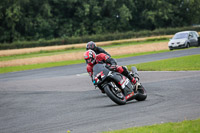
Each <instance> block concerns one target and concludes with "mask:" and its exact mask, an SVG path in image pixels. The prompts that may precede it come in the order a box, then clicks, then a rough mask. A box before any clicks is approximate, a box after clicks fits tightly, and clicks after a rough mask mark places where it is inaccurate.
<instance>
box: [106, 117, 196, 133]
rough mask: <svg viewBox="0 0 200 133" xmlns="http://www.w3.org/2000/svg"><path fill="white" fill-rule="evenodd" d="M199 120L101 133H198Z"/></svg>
mask: <svg viewBox="0 0 200 133" xmlns="http://www.w3.org/2000/svg"><path fill="white" fill-rule="evenodd" d="M199 131H200V119H197V120H185V121H182V122H177V123H171V122H170V123H164V124H156V125H151V126H143V127H133V128H128V129H123V130H118V131H110V132H103V133H199Z"/></svg>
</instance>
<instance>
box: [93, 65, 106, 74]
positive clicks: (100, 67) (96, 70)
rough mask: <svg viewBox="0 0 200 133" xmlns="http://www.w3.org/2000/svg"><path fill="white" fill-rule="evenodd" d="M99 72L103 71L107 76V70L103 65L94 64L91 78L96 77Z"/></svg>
mask: <svg viewBox="0 0 200 133" xmlns="http://www.w3.org/2000/svg"><path fill="white" fill-rule="evenodd" d="M101 71H103V73H104V74H105V75H107V74H108V73H109V70H108V69H107V68H106V67H105V65H104V64H96V65H95V66H94V67H93V76H96V75H97V74H98V73H100V72H101Z"/></svg>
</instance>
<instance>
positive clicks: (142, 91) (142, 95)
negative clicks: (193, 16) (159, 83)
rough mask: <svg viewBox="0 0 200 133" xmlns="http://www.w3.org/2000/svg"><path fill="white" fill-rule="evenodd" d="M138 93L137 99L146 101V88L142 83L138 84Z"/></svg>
mask: <svg viewBox="0 0 200 133" xmlns="http://www.w3.org/2000/svg"><path fill="white" fill-rule="evenodd" d="M137 93H138V94H137V96H136V98H135V99H136V100H137V101H144V100H145V99H146V98H147V93H146V90H145V88H144V87H143V86H142V85H140V86H138V90H137Z"/></svg>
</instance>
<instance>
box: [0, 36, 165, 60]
mask: <svg viewBox="0 0 200 133" xmlns="http://www.w3.org/2000/svg"><path fill="white" fill-rule="evenodd" d="M166 41H168V39H167V40H166V38H160V39H159V38H158V39H157V40H156V39H147V40H145V41H133V42H126V43H113V44H111V45H107V46H102V48H112V47H121V46H128V45H139V44H149V43H155V42H156V43H159V42H166ZM79 51H85V48H74V47H72V48H68V49H63V50H52V51H40V52H33V53H27V54H18V55H10V56H2V57H0V61H8V60H14V59H24V58H32V57H42V56H50V55H58V54H65V53H71V52H79ZM129 57H130V56H129Z"/></svg>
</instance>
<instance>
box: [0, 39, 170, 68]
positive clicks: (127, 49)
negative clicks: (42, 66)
mask: <svg viewBox="0 0 200 133" xmlns="http://www.w3.org/2000/svg"><path fill="white" fill-rule="evenodd" d="M84 47H85V44H84ZM166 49H168V45H167V42H162V43H152V44H142V45H129V46H122V47H115V48H107V49H105V50H106V51H107V52H108V53H110V54H111V55H112V56H113V55H123V54H131V53H140V52H149V51H159V50H166ZM83 54H84V52H74V53H67V54H60V55H52V56H43V57H33V58H26V59H16V60H10V61H1V62H0V67H7V66H19V65H30V64H38V63H47V62H58V61H66V60H77V59H83Z"/></svg>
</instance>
